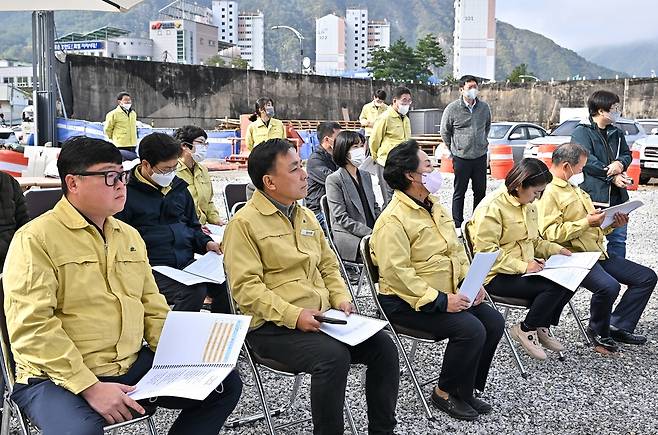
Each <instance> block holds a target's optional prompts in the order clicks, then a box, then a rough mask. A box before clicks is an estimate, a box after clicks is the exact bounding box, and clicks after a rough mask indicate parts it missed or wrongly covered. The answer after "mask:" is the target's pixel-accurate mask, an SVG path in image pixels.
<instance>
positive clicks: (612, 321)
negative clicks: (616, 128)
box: [537, 143, 657, 352]
mask: <svg viewBox="0 0 658 435" xmlns="http://www.w3.org/2000/svg"><path fill="white" fill-rule="evenodd" d="M587 156H588V153H587V150H585V148H583V147H582V146H580V145H577V144H571V143H570V144H564V145H560V147H558V148H557V149H556V150H555V151H554V152H553V164H552V167H551V173H552V174H553V181H551V183H550V184H549V185H548V186H547V187H546V190H545V191H544V195H543V196H542V198H541V199H540V200H539V201H538V202H537V211H538V215H539V230H540V232H541V234H542V236H543V237H544V238H545V239H546V240H550V241H553V242H556V243H559V244H561V245H562V246H565V247H567V248H569V250H571V251H573V252H600V253H601V257H600V260H599V261H598V263H597V264H595V265H594V267H593V268H592V270H591V271H590V273H589V274H588V275H587V277H585V279H584V280H583V282H582V284H581V285H582V286H583V287H585V288H586V289H588V290H590V291H591V292H592V301H591V304H590V318H589V327H588V328H587V332H588V334H589V336H590V338H591V339H592V341H593V343H594V344H595V346H600V347H602V348H603V349H604V350H606V351H608V352H617V351H618V349H619V346H618V345H617V342H621V343H627V344H644V343H645V342H646V340H647V339H646V337H645V336H643V335H639V334H635V333H634V331H635V327H636V326H637V323H638V321H639V320H640V316H641V315H642V313H643V311H644V309H645V307H646V306H647V303H648V302H649V298H650V297H651V293H652V292H653V290H654V288H655V287H656V280H657V278H656V273H655V272H654V271H653V270H651V269H649V268H648V267H645V266H642V265H639V264H637V263H634V262H632V261H630V260H627V259H625V258H623V257H614V258H613V257H610V256H608V254H607V251H606V248H605V245H604V243H603V240H604V235H605V234H607V233H610V232H611V231H612V230H613V229H614V228H619V227H621V226H624V225H626V224H627V223H628V215H626V214H617V215H615V216H614V222H613V223H612V225H610V226H609V227H607V228H605V229H602V228H601V225H602V223H603V219H604V218H605V213H604V212H603V211H601V210H598V209H595V208H594V204H593V203H592V199H591V198H590V196H589V195H588V194H587V192H585V191H584V190H582V189H581V188H580V187H578V186H579V185H580V184H581V183H582V181H583V168H584V167H585V164H586V163H587ZM620 283H624V284H627V285H628V289H627V290H626V291H625V292H624V295H623V296H622V297H621V300H620V301H619V303H618V304H617V306H616V307H615V310H614V311H612V306H613V304H614V303H615V301H616V300H617V296H618V295H619V292H620V290H621V285H620Z"/></svg>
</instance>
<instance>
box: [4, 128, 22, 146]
mask: <svg viewBox="0 0 658 435" xmlns="http://www.w3.org/2000/svg"><path fill="white" fill-rule="evenodd" d="M9 143H18V138H17V137H16V133H15V132H14V130H13V129H12V128H11V127H0V145H4V144H9Z"/></svg>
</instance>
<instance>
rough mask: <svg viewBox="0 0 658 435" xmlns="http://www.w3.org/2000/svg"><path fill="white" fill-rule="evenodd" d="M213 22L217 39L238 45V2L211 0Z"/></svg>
mask: <svg viewBox="0 0 658 435" xmlns="http://www.w3.org/2000/svg"><path fill="white" fill-rule="evenodd" d="M212 17H213V24H214V25H215V26H217V32H218V33H217V39H218V40H219V41H221V42H226V43H229V44H233V45H238V2H235V1H224V0H222V1H213V2H212Z"/></svg>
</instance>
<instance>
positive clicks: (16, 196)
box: [0, 172, 29, 271]
mask: <svg viewBox="0 0 658 435" xmlns="http://www.w3.org/2000/svg"><path fill="white" fill-rule="evenodd" d="M28 220H29V218H28V217H27V208H26V207H25V197H24V196H23V191H22V189H21V186H20V185H19V184H18V181H16V179H15V178H14V177H12V176H11V175H9V174H7V173H5V172H0V271H2V266H3V265H4V264H5V258H6V257H7V249H9V242H11V238H12V237H14V233H15V232H16V230H17V229H19V228H20V227H22V226H23V224H25V223H27V221H28Z"/></svg>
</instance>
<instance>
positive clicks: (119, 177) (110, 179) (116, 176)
mask: <svg viewBox="0 0 658 435" xmlns="http://www.w3.org/2000/svg"><path fill="white" fill-rule="evenodd" d="M71 175H80V176H81V177H89V176H100V175H102V176H104V177H105V185H106V186H107V187H114V186H116V185H117V183H118V182H119V181H121V182H122V183H123V184H126V183H127V182H128V176H129V175H130V171H86V172H76V173H73V174H71Z"/></svg>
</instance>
